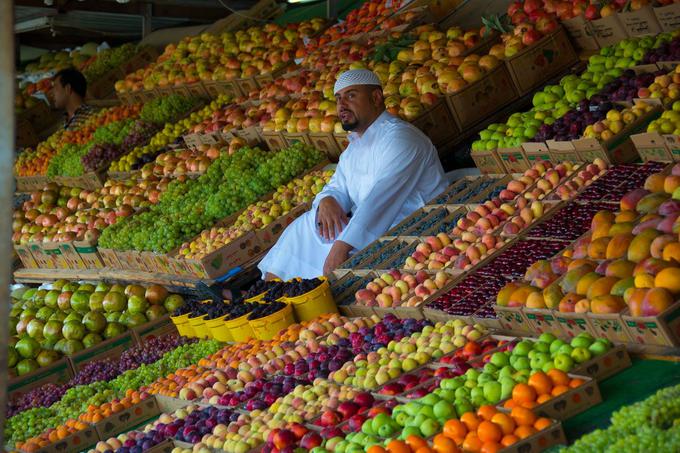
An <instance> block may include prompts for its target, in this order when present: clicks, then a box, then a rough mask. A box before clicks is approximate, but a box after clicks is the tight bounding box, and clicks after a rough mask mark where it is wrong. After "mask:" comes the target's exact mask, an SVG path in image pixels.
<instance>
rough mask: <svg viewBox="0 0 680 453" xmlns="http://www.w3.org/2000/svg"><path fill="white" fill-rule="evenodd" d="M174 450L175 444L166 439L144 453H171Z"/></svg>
mask: <svg viewBox="0 0 680 453" xmlns="http://www.w3.org/2000/svg"><path fill="white" fill-rule="evenodd" d="M174 449H175V444H174V443H173V441H171V440H169V439H167V440H164V441H163V442H161V443H160V444H157V445H154V446H153V447H151V448H149V449H148V450H146V451H145V453H172V450H174Z"/></svg>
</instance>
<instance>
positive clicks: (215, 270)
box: [176, 231, 262, 278]
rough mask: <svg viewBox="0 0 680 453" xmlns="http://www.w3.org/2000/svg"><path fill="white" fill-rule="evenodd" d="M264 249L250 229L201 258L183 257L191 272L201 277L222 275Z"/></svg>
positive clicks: (178, 258)
mask: <svg viewBox="0 0 680 453" xmlns="http://www.w3.org/2000/svg"><path fill="white" fill-rule="evenodd" d="M261 251H262V247H261V245H260V242H259V239H258V237H257V235H256V234H255V233H253V232H252V231H248V232H247V233H245V234H244V235H243V236H241V237H239V238H237V239H235V240H233V241H231V242H230V243H229V244H227V245H225V246H224V247H221V248H219V249H217V250H214V251H213V252H211V253H209V254H208V255H206V256H204V257H203V258H201V259H182V258H181V257H176V258H177V260H183V261H184V265H185V266H186V268H187V269H190V270H191V274H192V275H194V276H196V277H201V278H217V277H221V276H222V275H224V274H225V273H227V272H228V271H229V270H231V269H233V268H234V267H236V266H238V265H240V264H243V263H245V262H246V261H248V260H250V259H252V258H253V257H255V256H257V255H258V254H259V253H260V252H261Z"/></svg>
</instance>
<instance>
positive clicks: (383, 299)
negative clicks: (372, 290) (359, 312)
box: [375, 294, 393, 307]
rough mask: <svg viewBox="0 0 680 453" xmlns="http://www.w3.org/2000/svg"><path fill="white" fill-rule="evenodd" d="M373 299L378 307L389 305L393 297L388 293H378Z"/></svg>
mask: <svg viewBox="0 0 680 453" xmlns="http://www.w3.org/2000/svg"><path fill="white" fill-rule="evenodd" d="M375 301H376V302H377V303H378V307H391V306H392V302H393V299H392V297H390V296H389V295H388V294H378V296H377V297H376V298H375Z"/></svg>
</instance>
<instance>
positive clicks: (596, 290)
mask: <svg viewBox="0 0 680 453" xmlns="http://www.w3.org/2000/svg"><path fill="white" fill-rule="evenodd" d="M618 281H619V279H618V278H616V277H601V278H598V279H597V280H595V282H593V284H592V285H590V287H589V288H588V292H587V293H586V297H588V299H590V300H593V299H594V298H596V297H598V296H604V295H606V294H610V293H611V289H612V287H613V286H614V285H615V284H616V283H618Z"/></svg>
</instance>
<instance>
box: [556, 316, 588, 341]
mask: <svg viewBox="0 0 680 453" xmlns="http://www.w3.org/2000/svg"><path fill="white" fill-rule="evenodd" d="M555 317H556V318H557V322H559V324H560V328H561V329H562V331H563V332H564V336H566V337H567V338H574V337H575V336H577V335H579V334H581V333H589V334H591V335H594V334H593V332H592V331H591V329H590V324H589V323H588V319H587V318H586V314H585V313H563V312H555Z"/></svg>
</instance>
